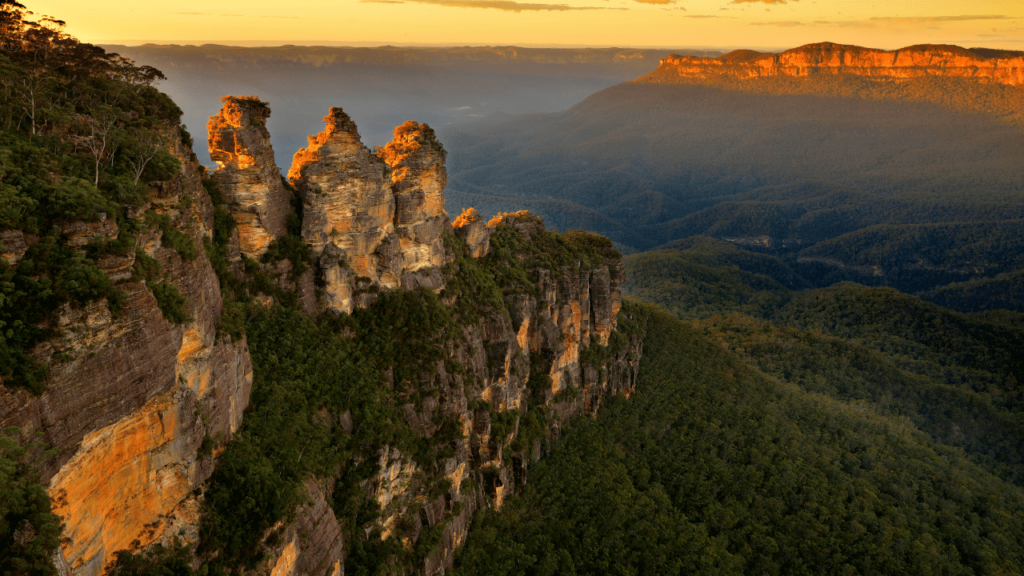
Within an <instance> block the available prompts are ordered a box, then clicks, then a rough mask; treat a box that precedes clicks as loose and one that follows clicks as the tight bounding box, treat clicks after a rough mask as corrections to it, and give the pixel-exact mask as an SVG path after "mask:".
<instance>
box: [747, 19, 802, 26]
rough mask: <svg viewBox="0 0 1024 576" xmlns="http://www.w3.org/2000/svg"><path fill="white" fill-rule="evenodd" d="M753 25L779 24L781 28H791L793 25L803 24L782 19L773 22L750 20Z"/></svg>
mask: <svg viewBox="0 0 1024 576" xmlns="http://www.w3.org/2000/svg"><path fill="white" fill-rule="evenodd" d="M751 24H753V25H754V26H779V27H782V28H792V27H794V26H803V25H804V23H803V22H797V21H796V20H782V21H775V22H751Z"/></svg>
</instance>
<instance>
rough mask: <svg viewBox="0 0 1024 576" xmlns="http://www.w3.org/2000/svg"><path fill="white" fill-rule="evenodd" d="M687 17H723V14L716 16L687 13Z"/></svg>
mask: <svg viewBox="0 0 1024 576" xmlns="http://www.w3.org/2000/svg"><path fill="white" fill-rule="evenodd" d="M686 17H687V18H725V16H716V15H714V14H687V15H686Z"/></svg>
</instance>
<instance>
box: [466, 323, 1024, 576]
mask: <svg viewBox="0 0 1024 576" xmlns="http://www.w3.org/2000/svg"><path fill="white" fill-rule="evenodd" d="M626 310H627V311H626V314H627V315H628V316H630V317H632V318H633V319H634V321H638V322H640V323H643V324H645V329H646V333H647V337H646V338H645V349H644V358H643V360H642V362H641V372H640V379H639V381H638V386H637V393H636V396H635V397H633V398H631V399H630V400H626V401H616V402H615V403H614V404H612V405H609V406H606V407H605V409H603V411H602V412H601V414H599V415H598V417H597V418H596V419H595V420H590V421H586V422H581V423H579V424H578V425H577V426H576V427H574V428H573V429H572V430H571V431H569V432H568V434H567V435H566V436H565V438H564V439H563V440H562V441H561V443H559V444H557V445H555V446H554V448H553V450H552V453H551V455H549V456H548V457H547V458H546V459H544V460H542V461H541V463H540V464H539V465H538V467H537V469H536V470H535V472H534V473H533V475H532V476H531V479H530V484H529V485H528V487H527V489H526V491H525V492H524V494H523V495H522V496H521V497H518V498H516V499H513V500H512V501H510V502H509V503H508V504H507V505H506V506H505V507H504V508H503V509H502V510H501V511H500V512H499V513H494V514H490V515H488V516H487V517H485V518H484V519H483V520H482V521H481V522H479V524H478V525H477V526H475V527H474V530H473V531H472V532H471V533H470V537H469V540H468V543H467V546H466V549H465V550H464V551H463V552H462V554H461V555H460V557H459V562H458V569H457V573H459V574H508V575H512V574H530V575H533V574H693V573H701V574H922V575H924V574H929V575H930V574H1003V573H1016V572H1019V571H1020V570H1021V569H1022V567H1024V491H1022V489H1021V488H1020V487H1019V486H1015V485H1013V484H1011V483H1009V482H1007V481H1005V480H1003V479H1000V478H998V477H997V476H996V475H994V474H993V473H992V472H990V471H988V470H986V469H985V468H984V467H982V466H980V465H978V464H976V463H974V462H972V461H971V460H970V459H969V458H968V457H965V455H964V453H963V452H962V451H961V450H959V449H955V448H950V447H948V446H944V445H943V444H941V443H938V442H935V441H934V440H933V439H932V438H930V437H929V435H928V434H926V433H924V432H922V431H921V430H919V429H918V428H917V427H916V426H915V419H914V417H913V416H911V417H908V416H904V415H901V414H900V413H899V412H898V411H897V410H894V409H889V410H882V409H880V407H879V405H878V404H876V403H874V402H871V401H868V400H865V399H863V398H862V397H858V396H857V394H856V393H853V394H852V395H848V396H846V397H845V398H843V397H841V396H840V395H838V394H835V393H834V391H833V390H828V389H823V388H820V387H819V388H817V389H814V388H811V387H808V386H806V385H804V384H803V381H804V380H807V379H808V378H809V376H810V375H809V374H808V373H807V372H805V371H792V370H787V369H786V368H783V367H782V366H777V365H768V366H766V367H767V368H769V370H768V371H767V372H766V371H763V370H761V369H760V368H759V367H758V366H757V365H756V364H753V363H751V362H750V357H746V358H745V357H744V356H742V355H738V354H737V353H736V352H734V351H732V350H729V349H727V348H726V347H725V346H724V344H725V343H724V342H722V341H720V340H719V338H718V337H717V336H716V335H715V330H716V329H717V328H720V326H718V325H716V324H709V325H706V326H704V327H700V326H697V327H694V326H687V325H686V324H684V323H682V322H680V321H679V320H678V319H676V318H674V317H671V316H670V315H668V314H666V313H665V312H662V311H660V310H657V309H652V308H648V307H644V306H641V305H636V304H632V305H630V306H629V307H628V308H627V309H626ZM736 328H737V329H738V330H741V331H742V330H746V329H750V328H754V329H756V328H757V326H756V325H755V326H747V328H746V329H744V328H743V327H742V325H741V326H737V327H736ZM708 330H710V332H709V331H708ZM769 338H771V336H769ZM788 340H789V339H787V338H782V339H781V340H780V341H779V343H780V344H782V345H783V346H785V347H788V346H789V344H788ZM796 341H797V342H799V341H800V338H796ZM772 342H773V343H774V342H775V340H772ZM753 353H754V354H755V355H758V356H759V357H760V356H761V355H763V350H762V351H754V352H753ZM810 353H811V352H810V351H809V350H808V349H807V347H804V349H803V350H798V351H797V352H794V355H795V356H802V355H806V354H810ZM745 360H746V361H745ZM878 362H881V361H878ZM815 364H818V363H817V362H815ZM870 365H871V361H870V360H868V362H867V365H865V366H863V368H865V369H866V370H868V371H869V372H870V371H871V370H873V369H876V368H877V369H883V368H884V362H882V363H879V364H878V365H877V366H875V367H874V368H872V367H870ZM819 368H820V367H819ZM851 370H852V369H851ZM827 375H828V377H829V378H834V377H835V376H836V372H835V371H834V370H833V371H831V372H829V373H828V374H827ZM847 375H848V376H849V375H850V374H847ZM844 384H845V383H838V384H837V385H844Z"/></svg>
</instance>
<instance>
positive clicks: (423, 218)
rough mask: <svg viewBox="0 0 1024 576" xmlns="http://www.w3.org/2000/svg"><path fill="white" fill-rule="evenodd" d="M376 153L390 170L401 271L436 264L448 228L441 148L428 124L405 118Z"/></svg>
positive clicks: (441, 256)
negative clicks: (388, 140)
mask: <svg viewBox="0 0 1024 576" xmlns="http://www.w3.org/2000/svg"><path fill="white" fill-rule="evenodd" d="M377 155H378V157H380V158H381V159H382V160H384V162H386V163H387V165H388V166H390V167H391V181H392V183H393V185H394V194H395V231H396V232H397V233H398V237H399V239H400V242H401V247H402V259H403V261H404V263H403V265H402V269H403V270H404V271H406V272H416V271H419V270H422V269H424V268H428V267H437V266H442V265H443V264H444V258H445V252H444V242H443V241H442V240H441V233H442V232H444V231H445V229H446V228H447V226H448V216H447V214H446V213H445V211H444V187H445V184H446V183H447V181H448V174H447V172H446V171H445V168H444V162H445V151H444V148H443V147H442V146H441V143H440V142H438V140H437V137H436V136H435V134H434V131H433V130H432V129H431V128H430V126H427V125H426V124H417V123H416V122H414V121H412V120H410V121H408V122H406V123H405V124H402V125H401V126H399V127H397V128H395V133H394V138H393V139H392V140H391V142H388V144H387V145H386V146H384V147H383V148H382V149H380V150H379V151H378V152H377ZM439 287H440V286H433V288H439Z"/></svg>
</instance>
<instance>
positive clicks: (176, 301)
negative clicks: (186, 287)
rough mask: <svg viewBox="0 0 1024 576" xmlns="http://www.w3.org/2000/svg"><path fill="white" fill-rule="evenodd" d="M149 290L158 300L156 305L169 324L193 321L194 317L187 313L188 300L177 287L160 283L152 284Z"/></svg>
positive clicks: (167, 283)
mask: <svg viewBox="0 0 1024 576" xmlns="http://www.w3.org/2000/svg"><path fill="white" fill-rule="evenodd" d="M149 290H150V291H151V292H152V293H153V297H154V298H156V305H157V306H158V307H159V308H160V312H162V313H163V315H164V318H166V319H167V321H168V322H170V323H172V324H184V323H186V322H191V321H192V317H191V316H189V315H188V311H187V308H188V304H189V302H188V298H187V297H186V296H185V295H184V294H182V293H181V292H179V291H178V287H177V286H175V285H174V284H171V283H169V282H158V283H156V284H150V285H149Z"/></svg>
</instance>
